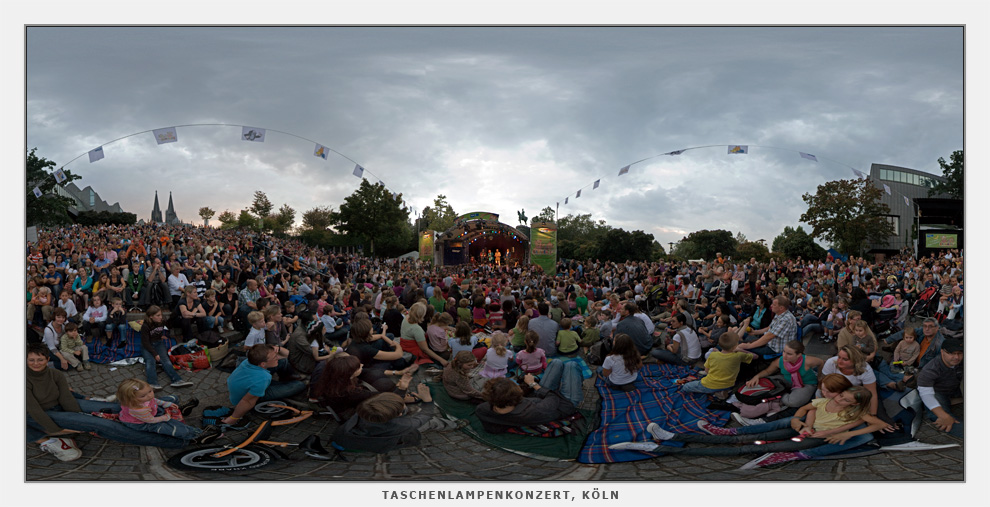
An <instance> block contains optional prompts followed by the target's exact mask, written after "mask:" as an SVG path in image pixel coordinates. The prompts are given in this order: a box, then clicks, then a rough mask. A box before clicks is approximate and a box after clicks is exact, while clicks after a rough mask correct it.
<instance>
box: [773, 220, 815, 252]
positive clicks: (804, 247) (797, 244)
mask: <svg viewBox="0 0 990 507" xmlns="http://www.w3.org/2000/svg"><path fill="white" fill-rule="evenodd" d="M773 251H774V253H777V252H780V253H782V254H784V258H787V259H796V258H798V257H801V258H802V259H814V260H822V259H825V256H826V255H827V253H828V252H826V251H825V249H824V248H822V247H820V246H818V244H817V243H815V240H814V239H813V238H812V237H811V236H809V235H808V233H807V232H805V231H804V227H801V226H798V228H797V229H795V228H793V227H790V226H787V227H784V232H782V233H780V235H778V236H777V237H776V238H774V240H773Z"/></svg>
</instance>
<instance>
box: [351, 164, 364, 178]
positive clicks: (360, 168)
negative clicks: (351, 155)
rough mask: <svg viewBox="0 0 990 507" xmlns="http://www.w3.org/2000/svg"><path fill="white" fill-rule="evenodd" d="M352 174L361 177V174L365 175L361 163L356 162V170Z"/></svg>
mask: <svg viewBox="0 0 990 507" xmlns="http://www.w3.org/2000/svg"><path fill="white" fill-rule="evenodd" d="M351 174H353V175H354V176H357V177H358V178H360V177H361V176H364V168H363V167H361V165H360V164H354V172H352V173H351Z"/></svg>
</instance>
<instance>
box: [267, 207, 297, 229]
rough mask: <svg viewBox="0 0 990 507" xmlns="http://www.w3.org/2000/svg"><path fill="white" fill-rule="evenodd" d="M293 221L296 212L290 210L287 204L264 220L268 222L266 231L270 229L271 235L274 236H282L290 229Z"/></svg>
mask: <svg viewBox="0 0 990 507" xmlns="http://www.w3.org/2000/svg"><path fill="white" fill-rule="evenodd" d="M295 221H296V210H294V209H292V207H290V206H289V205H288V204H283V205H282V207H281V208H279V209H278V213H276V214H275V215H274V216H271V217H269V218H268V219H266V222H270V223H269V224H268V225H269V227H266V229H271V231H272V233H273V234H275V235H276V236H284V235H285V233H286V232H288V230H289V229H291V228H292V224H293V223H295Z"/></svg>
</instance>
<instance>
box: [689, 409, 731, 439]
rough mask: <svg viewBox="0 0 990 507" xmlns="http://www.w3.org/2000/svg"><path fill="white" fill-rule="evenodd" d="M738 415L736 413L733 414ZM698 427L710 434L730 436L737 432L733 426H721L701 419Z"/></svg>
mask: <svg viewBox="0 0 990 507" xmlns="http://www.w3.org/2000/svg"><path fill="white" fill-rule="evenodd" d="M732 415H736V414H732ZM698 429H700V430H701V431H704V432H705V433H708V434H709V435H718V436H720V437H728V436H733V435H735V434H736V430H734V429H732V428H719V427H718V426H715V425H714V424H711V423H710V422H708V421H705V420H700V421H698Z"/></svg>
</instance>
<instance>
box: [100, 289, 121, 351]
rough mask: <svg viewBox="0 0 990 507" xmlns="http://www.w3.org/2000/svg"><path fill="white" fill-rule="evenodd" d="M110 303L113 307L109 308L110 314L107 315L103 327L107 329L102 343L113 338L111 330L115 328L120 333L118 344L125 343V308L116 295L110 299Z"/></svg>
mask: <svg viewBox="0 0 990 507" xmlns="http://www.w3.org/2000/svg"><path fill="white" fill-rule="evenodd" d="M110 304H111V305H113V308H112V309H111V310H110V315H109V316H108V317H107V320H106V325H105V326H104V329H106V331H107V338H106V341H105V342H104V343H108V344H109V343H112V340H113V330H114V329H116V330H117V331H118V332H119V333H120V338H119V339H118V341H117V343H118V345H126V344H127V310H124V301H123V300H121V299H120V298H118V297H115V298H113V299H111V300H110Z"/></svg>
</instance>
